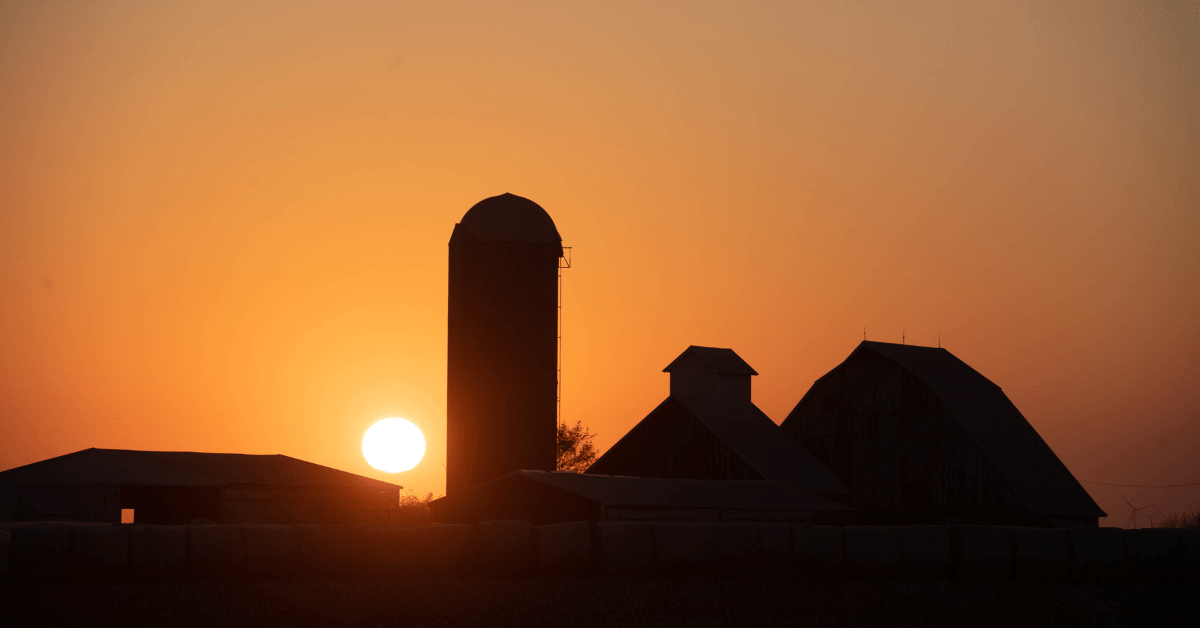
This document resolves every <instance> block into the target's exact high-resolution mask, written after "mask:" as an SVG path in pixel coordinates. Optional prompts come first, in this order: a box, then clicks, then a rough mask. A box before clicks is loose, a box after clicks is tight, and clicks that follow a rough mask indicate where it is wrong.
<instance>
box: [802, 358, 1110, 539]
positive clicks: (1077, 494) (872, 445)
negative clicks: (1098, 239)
mask: <svg viewBox="0 0 1200 628" xmlns="http://www.w3.org/2000/svg"><path fill="white" fill-rule="evenodd" d="M782 427H783V430H784V431H785V432H787V433H788V434H790V435H792V436H793V437H794V438H795V440H796V442H798V443H799V444H800V445H801V446H803V447H804V448H805V449H806V450H808V451H809V452H812V454H813V455H814V456H816V458H817V460H819V461H821V462H822V463H823V464H824V465H825V466H826V467H827V468H829V469H830V470H831V471H833V473H834V474H835V475H837V477H838V479H839V480H841V481H842V482H843V483H845V485H846V486H847V487H849V488H850V490H851V491H852V492H853V499H852V501H851V502H850V505H852V506H854V507H855V508H856V509H858V511H859V514H858V522H859V523H897V524H898V523H938V524H944V523H997V524H1009V525H1038V526H1061V525H1089V526H1095V525H1097V524H1098V518H1099V517H1103V516H1106V515H1105V513H1104V511H1103V510H1101V509H1100V507H1099V506H1097V505H1096V502H1095V501H1093V500H1092V498H1091V496H1090V495H1088V493H1087V491H1085V490H1084V489H1083V487H1082V486H1081V485H1080V484H1079V482H1078V481H1077V480H1076V479H1075V477H1074V476H1073V475H1071V472H1070V471H1068V470H1067V467H1066V466H1065V465H1064V464H1063V463H1062V461H1061V460H1059V459H1058V456H1056V455H1055V454H1054V452H1053V451H1052V450H1051V449H1050V446H1049V445H1047V444H1046V442H1045V441H1044V440H1042V437H1041V436H1039V435H1038V433H1037V431H1036V430H1035V429H1034V428H1033V426H1032V425H1030V424H1029V421H1027V420H1026V419H1025V417H1024V416H1022V415H1021V412H1020V411H1019V410H1017V408H1016V406H1014V405H1013V403H1012V401H1010V400H1009V398H1008V396H1007V395H1005V394H1004V391H1003V390H1001V389H1000V387H999V386H997V385H996V384H994V383H992V382H991V381H990V380H989V379H988V378H986V377H984V376H983V375H981V374H980V373H979V372H978V371H976V370H975V369H973V368H971V367H970V366H968V365H967V364H966V363H965V362H963V361H962V360H960V359H958V358H957V357H955V356H954V355H953V354H951V353H950V352H949V351H947V350H945V349H941V348H932V347H919V346H912V345H897V344H890V343H884V342H870V341H863V342H862V343H861V344H859V345H858V347H857V348H856V349H855V350H854V351H853V352H852V353H851V354H850V356H849V357H847V358H846V360H845V361H844V362H842V363H841V364H840V365H838V366H837V367H836V368H834V369H833V370H831V371H829V372H828V373H827V374H825V375H824V376H823V377H821V378H820V379H818V380H817V381H816V382H815V383H814V384H813V386H812V388H811V389H810V390H809V391H808V393H807V394H805V395H804V397H803V398H802V399H801V400H800V402H799V403H798V404H797V405H796V407H795V409H793V410H792V412H791V414H789V415H788V417H787V419H786V420H785V421H784V422H783V425H782Z"/></svg>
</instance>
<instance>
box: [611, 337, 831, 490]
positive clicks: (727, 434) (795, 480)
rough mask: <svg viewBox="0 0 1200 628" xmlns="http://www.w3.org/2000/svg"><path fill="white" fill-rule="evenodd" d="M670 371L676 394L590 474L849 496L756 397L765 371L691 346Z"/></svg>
mask: <svg viewBox="0 0 1200 628" xmlns="http://www.w3.org/2000/svg"><path fill="white" fill-rule="evenodd" d="M663 372H664V373H670V376H671V381H670V396H668V397H667V398H666V399H665V400H664V401H663V402H662V403H660V404H659V405H658V407H657V408H655V409H654V410H653V411H652V412H650V414H649V415H647V416H646V418H644V419H642V420H641V422H639V423H638V424H637V425H636V426H634V428H633V429H632V430H630V431H629V432H628V433H627V434H625V436H624V437H623V438H621V440H619V441H617V443H616V444H615V445H613V446H612V448H610V449H609V450H608V451H607V452H605V453H604V455H603V456H601V457H600V458H599V459H598V460H596V462H595V463H593V464H592V466H591V467H590V468H589V469H588V470H587V473H599V474H606V475H635V476H646V477H659V478H692V479H708V480H776V481H779V482H784V483H787V484H791V485H792V486H796V487H799V488H802V489H804V490H806V491H810V492H812V493H816V494H817V495H822V496H825V497H830V498H834V499H837V498H839V497H841V498H843V499H845V498H847V497H848V496H849V494H850V491H849V490H848V489H847V488H846V486H845V484H843V483H842V481H841V480H839V479H838V478H837V477H836V476H835V475H834V474H833V473H830V472H829V470H828V469H826V468H825V467H824V466H822V465H821V463H820V462H818V461H817V459H816V458H814V457H813V456H812V455H811V454H809V453H808V452H807V451H805V450H804V448H802V447H801V446H800V445H798V444H797V443H796V441H794V440H792V439H791V438H788V436H787V435H786V434H784V433H783V432H782V431H781V430H780V429H779V426H778V425H776V424H775V422H773V421H772V420H771V419H770V418H768V417H767V415H766V414H763V412H762V410H759V409H758V407H757V406H755V405H754V403H753V402H752V401H751V400H750V378H751V377H752V376H755V375H758V373H757V372H756V371H755V370H754V369H753V368H751V367H750V365H749V364H746V362H745V360H743V359H742V358H741V357H740V356H738V354H737V353H735V352H734V351H733V350H732V349H721V348H715V347H697V346H691V347H688V348H687V349H686V350H685V351H684V352H683V353H682V354H680V355H679V357H677V358H675V360H674V361H672V362H671V363H670V364H669V365H667V367H666V368H664V369H663ZM846 501H849V500H848V499H846Z"/></svg>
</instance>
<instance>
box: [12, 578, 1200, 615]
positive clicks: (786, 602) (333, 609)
mask: <svg viewBox="0 0 1200 628" xmlns="http://www.w3.org/2000/svg"><path fill="white" fill-rule="evenodd" d="M1196 599H1200V583H1198V582H1182V583H1161V584H1121V585H1114V584H1109V585H1083V584H1069V583H1045V582H1032V583H1031V582H1002V583H994V582H993V583H972V582H948V581H943V582H904V581H891V580H808V579H793V578H765V577H749V578H674V579H668V578H466V577H447V578H428V579H421V580H410V581H386V582H368V581H316V582H314V581H296V582H223V583H207V582H184V583H172V584H90V585H62V586H24V587H3V586H0V625H2V626H6V627H7V626H12V627H18V626H89V625H119V626H255V627H258V626H322V627H323V626H407V625H412V626H488V627H495V626H554V627H568V626H589V627H591V626H597V627H599V626H754V627H759V626H797V625H798V626H972V627H974V626H1046V625H1049V626H1167V625H1195V624H1194V623H1193V622H1194V621H1195V613H1194V612H1193V610H1192V609H1193V608H1194V600H1196Z"/></svg>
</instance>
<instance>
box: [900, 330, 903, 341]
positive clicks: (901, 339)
mask: <svg viewBox="0 0 1200 628" xmlns="http://www.w3.org/2000/svg"><path fill="white" fill-rule="evenodd" d="M900 344H904V330H903V329H901V330H900Z"/></svg>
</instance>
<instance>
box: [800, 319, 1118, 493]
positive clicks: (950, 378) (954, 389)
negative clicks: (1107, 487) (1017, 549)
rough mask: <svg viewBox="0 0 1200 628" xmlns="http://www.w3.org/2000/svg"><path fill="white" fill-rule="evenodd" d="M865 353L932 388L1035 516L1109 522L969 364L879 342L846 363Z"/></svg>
mask: <svg viewBox="0 0 1200 628" xmlns="http://www.w3.org/2000/svg"><path fill="white" fill-rule="evenodd" d="M864 352H870V353H874V354H875V355H878V356H880V357H883V358H884V359H886V360H889V361H891V362H893V363H895V364H896V365H897V366H899V367H900V368H903V369H904V370H906V371H908V372H909V373H912V374H913V376H914V377H916V378H917V379H920V380H921V381H923V382H924V383H925V384H926V385H927V386H929V388H930V390H931V391H932V392H933V393H934V394H935V395H936V396H937V397H938V399H940V400H941V402H942V404H944V405H945V406H946V408H947V409H948V410H949V411H950V413H951V414H952V415H953V416H954V418H955V419H957V420H958V422H959V424H960V425H962V427H963V429H964V430H965V431H966V432H967V434H968V435H969V436H970V437H971V439H972V440H973V441H974V442H975V444H976V445H977V446H978V447H979V449H980V450H981V451H982V452H983V454H984V455H985V456H987V458H988V460H989V461H991V463H992V465H993V466H994V467H995V468H996V471H997V472H998V473H999V474H1000V476H1001V477H1003V478H1004V481H1005V482H1007V483H1008V485H1009V487H1010V488H1012V490H1013V492H1014V493H1015V494H1016V496H1017V497H1018V498H1019V499H1020V500H1021V501H1022V502H1023V503H1024V504H1025V506H1026V507H1028V508H1029V509H1030V510H1031V511H1033V512H1034V513H1035V514H1038V515H1042V516H1087V517H1093V516H1098V517H1103V516H1106V513H1105V512H1104V511H1103V510H1101V509H1100V506H1098V505H1097V504H1096V502H1095V500H1093V499H1092V497H1091V495H1088V492H1087V491H1086V490H1084V488H1083V486H1082V485H1080V484H1079V482H1078V481H1077V480H1076V479H1075V476H1074V475H1072V474H1071V472H1070V471H1069V470H1068V469H1067V467H1066V465H1064V464H1063V463H1062V461H1061V460H1059V458H1058V456H1057V455H1055V453H1054V451H1053V450H1052V449H1050V446H1049V445H1047V444H1046V441H1044V440H1042V437H1041V436H1040V435H1039V434H1038V433H1037V430H1035V429H1034V428H1033V426H1032V425H1030V424H1029V421H1027V420H1026V419H1025V417H1024V416H1022V415H1021V412H1020V410H1017V407H1016V406H1015V405H1013V403H1012V401H1010V400H1009V398H1008V396H1007V395H1005V394H1004V391H1003V390H1001V389H1000V387H999V386H997V385H996V384H994V383H992V382H991V381H990V380H988V378H986V377H984V376H983V375H981V374H980V373H979V372H978V371H976V370H975V369H973V368H971V367H970V366H968V365H967V363H965V362H963V361H962V360H960V359H958V358H957V357H955V356H954V355H953V354H951V353H950V352H949V351H947V350H945V349H942V348H936V349H935V348H933V347H919V346H913V345H897V344H891V343H886V342H873V341H863V342H862V343H860V344H859V345H858V347H857V348H856V349H855V350H854V351H853V352H852V353H851V354H850V357H848V358H846V362H849V361H851V360H853V359H855V358H856V356H860V355H861V354H862V353H864ZM846 362H843V363H842V364H845V363H846ZM838 368H841V366H840V365H839V366H838ZM836 370H837V369H834V371H836ZM834 371H830V373H832V372H834ZM822 379H823V378H822ZM818 381H820V380H818Z"/></svg>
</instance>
